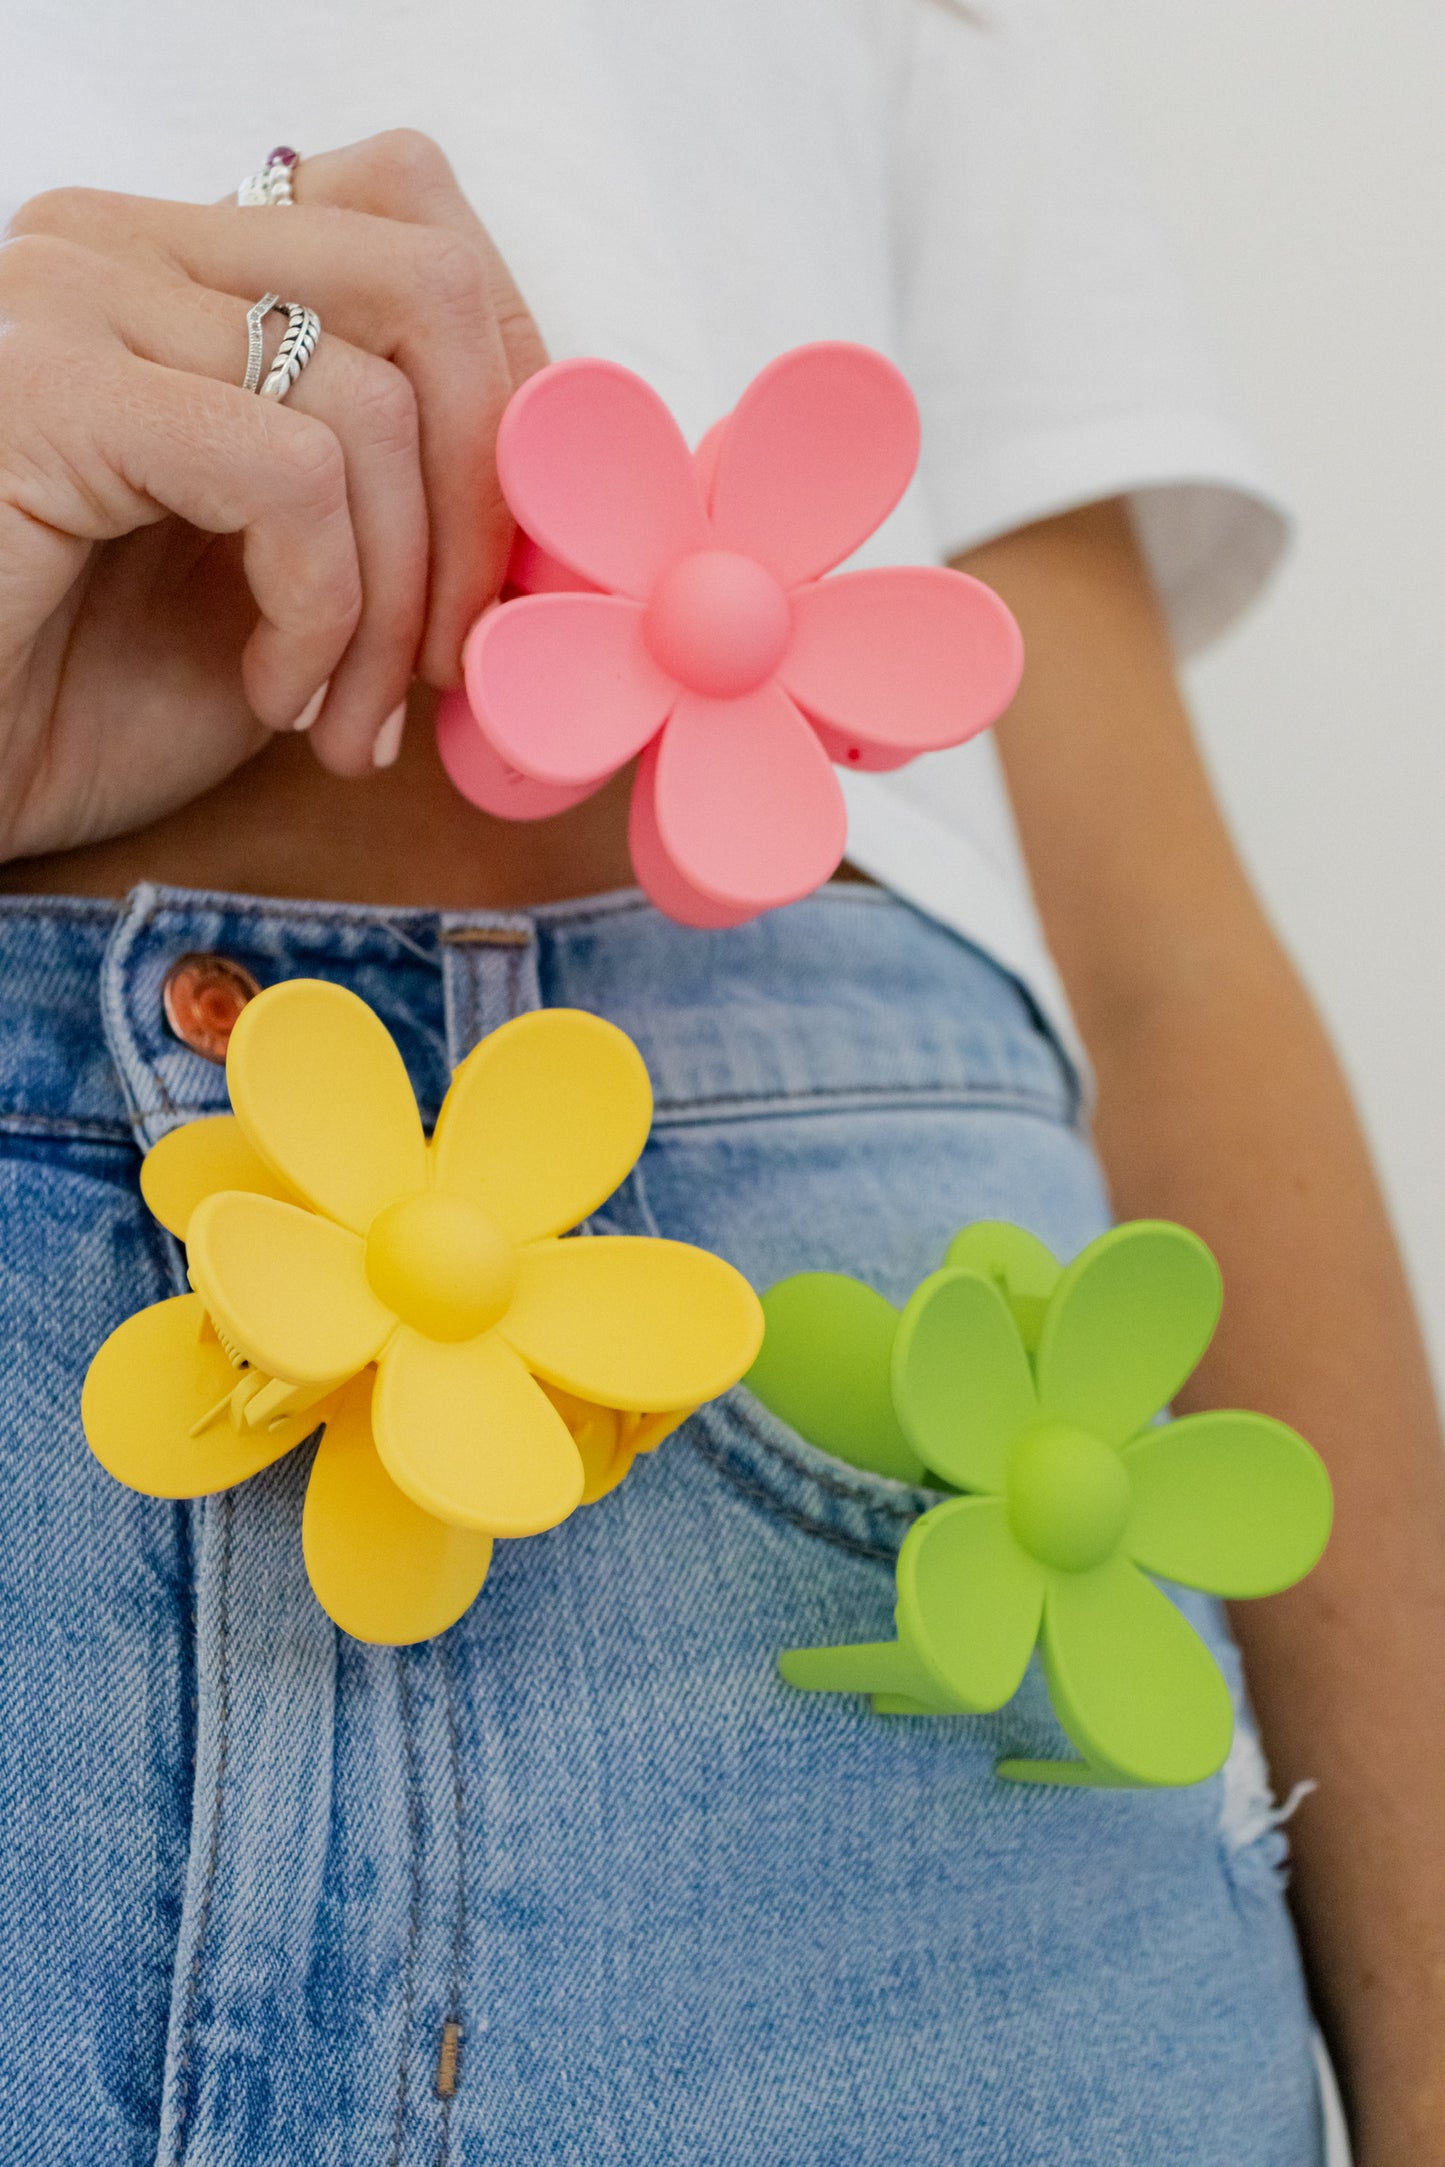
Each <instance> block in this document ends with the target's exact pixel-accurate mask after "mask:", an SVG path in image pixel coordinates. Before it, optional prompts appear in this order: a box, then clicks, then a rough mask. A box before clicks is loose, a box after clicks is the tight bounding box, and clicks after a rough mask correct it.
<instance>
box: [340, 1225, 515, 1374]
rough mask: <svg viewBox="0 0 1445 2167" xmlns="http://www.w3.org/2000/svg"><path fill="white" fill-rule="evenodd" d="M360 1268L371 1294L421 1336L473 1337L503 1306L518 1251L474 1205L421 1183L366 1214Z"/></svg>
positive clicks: (512, 1283) (509, 1294)
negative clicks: (414, 1191) (369, 1217)
mask: <svg viewBox="0 0 1445 2167" xmlns="http://www.w3.org/2000/svg"><path fill="white" fill-rule="evenodd" d="M366 1276H367V1278H368V1279H369V1280H370V1281H371V1288H372V1292H373V1293H374V1294H375V1295H376V1297H377V1299H378V1300H379V1301H382V1302H385V1304H386V1306H387V1308H388V1309H390V1310H392V1311H394V1312H395V1314H396V1315H397V1316H398V1317H400V1318H401V1320H402V1323H403V1324H410V1325H413V1326H414V1327H415V1328H416V1330H417V1331H418V1332H421V1333H423V1334H424V1335H425V1336H426V1338H428V1339H475V1338H476V1336H477V1334H478V1333H479V1332H485V1331H486V1330H487V1329H488V1327H489V1326H490V1325H493V1324H495V1323H496V1321H497V1319H498V1318H499V1317H501V1316H504V1315H505V1314H506V1310H507V1305H508V1304H509V1303H510V1301H511V1299H512V1294H513V1291H514V1289H515V1287H516V1284H517V1259H516V1255H515V1252H514V1251H513V1248H512V1245H511V1243H510V1242H509V1241H508V1240H507V1237H506V1236H505V1234H503V1233H502V1231H501V1229H500V1228H499V1227H498V1226H497V1225H496V1224H495V1223H494V1222H493V1221H492V1220H491V1219H489V1218H488V1217H487V1215H486V1213H485V1212H484V1211H482V1210H480V1209H479V1208H478V1206H477V1205H475V1204H471V1203H468V1201H467V1199H466V1198H465V1197H464V1196H447V1195H444V1194H438V1193H436V1192H435V1191H431V1190H426V1191H423V1193H422V1194H421V1195H420V1196H409V1197H406V1198H404V1199H403V1201H402V1202H401V1203H400V1204H389V1205H388V1206H387V1208H386V1210H385V1211H383V1212H380V1213H379V1214H378V1215H377V1217H376V1218H375V1219H374V1220H373V1221H372V1223H371V1230H370V1232H369V1233H368V1234H367V1237H366Z"/></svg>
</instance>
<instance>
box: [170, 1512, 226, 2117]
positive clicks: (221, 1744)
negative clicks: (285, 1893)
mask: <svg viewBox="0 0 1445 2167" xmlns="http://www.w3.org/2000/svg"><path fill="white" fill-rule="evenodd" d="M216 1502H217V1509H218V1511H219V1513H220V1516H221V1559H220V1566H219V1569H218V1572H217V1576H216V1579H217V1587H216V1603H217V1612H218V1620H217V1629H216V1672H217V1682H216V1727H217V1744H216V1781H215V1789H214V1792H213V1795H212V1801H211V1833H210V1839H209V1841H208V1843H207V1847H206V1866H205V1872H204V1874H203V1875H202V1879H201V1892H200V1897H199V1900H198V1909H199V1913H200V1916H199V1917H198V1919H197V1921H196V1941H195V1947H194V1948H193V1949H192V1951H191V1961H190V1967H189V1970H188V1971H187V1974H186V1998H185V2004H184V2008H183V2011H182V2015H181V2022H180V2027H179V2029H180V2041H179V2046H178V2051H177V2057H176V2088H177V2092H178V2094H179V2100H178V2103H177V2107H176V2135H175V2144H174V2147H173V2152H172V2156H173V2158H175V2159H177V2160H179V2159H180V2158H181V2157H182V2155H183V2153H184V2151H185V2139H186V2122H187V2119H188V2117H189V2115H190V2111H191V2047H192V2042H193V2037H194V2030H195V2015H196V1997H197V1994H198V1992H199V1990H200V1980H201V1963H202V1960H203V1958H204V1956H205V1951H206V1936H207V1933H208V1930H209V1927H210V1923H211V1900H212V1897H213V1895H214V1893H215V1886H216V1875H217V1872H218V1870H219V1867H220V1859H221V1809H222V1804H223V1801H224V1798H225V1785H226V1775H227V1772H228V1767H229V1762H230V1752H231V1628H230V1604H231V1526H232V1509H231V1492H230V1491H223V1492H222V1493H221V1495H220V1497H219V1498H218V1499H217V1501H216Z"/></svg>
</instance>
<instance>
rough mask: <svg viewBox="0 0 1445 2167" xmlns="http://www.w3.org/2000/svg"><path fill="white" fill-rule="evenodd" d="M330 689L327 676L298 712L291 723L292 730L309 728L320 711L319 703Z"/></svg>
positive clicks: (329, 681)
mask: <svg viewBox="0 0 1445 2167" xmlns="http://www.w3.org/2000/svg"><path fill="white" fill-rule="evenodd" d="M330 690H331V679H330V678H329V677H328V678H327V680H326V682H325V684H324V685H322V686H321V688H320V690H319V691H317V692H313V693H312V695H311V697H310V699H309V700H308V701H307V702H306V705H305V706H304V707H303V708H302V710H301V712H300V714H299V715H298V716H297V717H296V720H295V721H294V722H293V723H292V725H291V727H292V729H293V730H309V729H310V728H311V725H312V723H313V722H314V721H315V720H316V718H317V716H318V715H319V714H320V713H321V703H322V701H323V700H324V699H325V698H326V695H327V693H328V692H329V691H330Z"/></svg>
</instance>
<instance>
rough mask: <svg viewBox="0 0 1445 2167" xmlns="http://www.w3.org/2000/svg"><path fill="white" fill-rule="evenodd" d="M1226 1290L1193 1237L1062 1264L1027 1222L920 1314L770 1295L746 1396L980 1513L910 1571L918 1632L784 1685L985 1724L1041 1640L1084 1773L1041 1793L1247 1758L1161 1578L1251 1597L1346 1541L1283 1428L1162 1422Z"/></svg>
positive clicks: (787, 1662) (866, 1646) (1202, 1417)
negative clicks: (1231, 1756)
mask: <svg viewBox="0 0 1445 2167" xmlns="http://www.w3.org/2000/svg"><path fill="white" fill-rule="evenodd" d="M1220 1294H1221V1288H1220V1277H1219V1270H1218V1267H1217V1265H1216V1264H1215V1261H1214V1259H1213V1257H1212V1256H1211V1255H1210V1253H1209V1251H1208V1249H1206V1248H1205V1246H1204V1244H1203V1242H1201V1241H1199V1240H1198V1239H1197V1238H1196V1237H1195V1236H1194V1235H1192V1234H1190V1233H1188V1232H1186V1230H1185V1229H1184V1228H1183V1227H1177V1226H1170V1225H1168V1224H1165V1223H1164V1222H1160V1221H1149V1220H1142V1221H1137V1222H1135V1223H1134V1224H1132V1225H1127V1226H1121V1227H1116V1228H1115V1229H1114V1230H1113V1231H1112V1232H1111V1233H1108V1234H1105V1235H1103V1236H1102V1237H1101V1238H1100V1239H1099V1240H1098V1241H1096V1242H1093V1243H1091V1244H1090V1246H1089V1247H1088V1248H1087V1249H1085V1250H1084V1251H1083V1253H1082V1255H1080V1256H1079V1257H1077V1258H1076V1259H1075V1260H1074V1262H1073V1263H1072V1264H1070V1265H1069V1266H1068V1267H1067V1269H1065V1270H1062V1271H1061V1270H1060V1268H1059V1266H1058V1264H1057V1263H1056V1262H1055V1260H1054V1259H1053V1258H1052V1257H1051V1256H1050V1255H1049V1253H1048V1251H1047V1250H1046V1249H1045V1248H1044V1247H1043V1245H1042V1244H1041V1243H1039V1242H1037V1241H1035V1240H1034V1238H1033V1237H1032V1236H1031V1235H1028V1234H1025V1233H1024V1232H1023V1231H1022V1230H1021V1229H1019V1228H1016V1227H1008V1226H1003V1225H1000V1224H997V1223H994V1222H983V1223H981V1224H979V1225H977V1226H973V1227H969V1228H967V1229H966V1230H965V1231H964V1233H962V1234H961V1235H960V1236H959V1237H958V1238H957V1239H956V1240H955V1242H954V1243H953V1245H952V1247H951V1248H950V1250H949V1256H948V1262H947V1264H946V1265H945V1266H944V1268H943V1270H942V1271H939V1272H935V1273H934V1274H933V1275H932V1276H931V1277H930V1278H928V1279H926V1280H925V1281H924V1282H923V1284H922V1286H921V1287H919V1288H918V1290H917V1292H916V1293H915V1294H914V1295H913V1297H912V1298H911V1300H910V1301H909V1302H908V1304H907V1306H906V1307H905V1308H904V1310H903V1312H902V1314H901V1315H899V1313H898V1312H897V1311H896V1310H894V1309H893V1308H892V1306H891V1304H889V1303H887V1302H885V1301H884V1300H883V1298H882V1297H881V1296H880V1295H877V1294H875V1293H873V1292H872V1291H871V1290H870V1289H868V1288H865V1287H861V1286H859V1285H858V1284H857V1283H856V1282H855V1281H851V1280H847V1279H843V1278H841V1277H839V1276H837V1275H834V1274H828V1273H807V1274H804V1275H802V1276H801V1277H800V1278H798V1279H794V1280H786V1281H784V1282H783V1283H782V1285H781V1286H779V1287H775V1288H774V1289H773V1290H772V1292H771V1294H769V1295H768V1296H767V1297H766V1298H765V1300H764V1310H765V1313H766V1315H767V1320H768V1329H767V1338H766V1339H765V1342H764V1347H763V1352H762V1354H761V1355H760V1356H759V1358H758V1362H757V1364H756V1366H755V1368H754V1369H753V1371H752V1372H751V1373H750V1374H749V1377H748V1380H747V1381H748V1383H749V1384H750V1385H751V1386H752V1387H753V1389H754V1390H755V1391H756V1392H757V1393H758V1396H759V1397H760V1398H761V1399H762V1400H763V1401H764V1402H765V1404H766V1405H768V1406H770V1407H771V1408H772V1409H773V1411H774V1412H775V1413H777V1414H779V1415H781V1416H782V1417H783V1418H784V1419H785V1420H787V1421H789V1422H791V1423H792V1424H793V1425H794V1427H796V1428H798V1429H800V1430H801V1431H802V1433H803V1434H804V1435H805V1436H807V1437H808V1438H809V1439H810V1440H811V1441H812V1442H813V1443H815V1444H818V1445H820V1446H822V1447H823V1448H824V1449H826V1450H830V1451H833V1452H836V1453H840V1454H841V1455H842V1456H843V1457H846V1458H848V1459H850V1460H851V1461H853V1462H854V1464H855V1465H860V1466H864V1467H869V1468H872V1469H874V1470H876V1471H878V1472H881V1473H885V1474H890V1475H896V1476H898V1477H900V1478H901V1479H903V1480H905V1481H913V1482H918V1481H927V1480H929V1479H930V1477H931V1478H941V1479H942V1482H944V1483H946V1484H948V1485H949V1486H950V1487H952V1488H953V1489H955V1490H957V1491H959V1492H961V1493H965V1494H962V1495H959V1496H955V1497H952V1498H950V1499H948V1500H947V1501H946V1502H945V1503H943V1504H941V1505H937V1506H935V1507H934V1508H933V1509H932V1511H929V1512H925V1513H924V1514H923V1515H922V1516H921V1517H920V1518H919V1519H918V1520H917V1521H915V1523H914V1525H913V1527H912V1528H911V1529H910V1530H909V1533H908V1535H907V1538H906V1539H905V1541H904V1544H903V1547H902V1550H901V1552H900V1554H899V1559H898V1601H897V1609H896V1613H895V1615H896V1620H897V1627H898V1638H897V1639H896V1640H890V1641H882V1642H876V1643H861V1644H858V1645H855V1646H848V1647H836V1648H795V1649H792V1650H790V1651H789V1652H788V1653H787V1654H785V1655H784V1656H782V1657H781V1658H780V1664H779V1667H780V1669H781V1670H782V1673H783V1676H784V1677H785V1678H787V1679H788V1680H790V1681H791V1683H792V1684H794V1685H797V1686H803V1687H806V1688H808V1689H810V1690H812V1691H822V1692H835V1693H868V1694H871V1695H872V1696H873V1704H874V1706H875V1708H877V1709H878V1710H880V1712H884V1713H891V1714H908V1715H950V1714H965V1713H967V1714H977V1713H981V1712H983V1711H984V1710H987V1709H993V1708H999V1707H1001V1706H1002V1705H1003V1703H1004V1702H1005V1701H1007V1700H1008V1699H1009V1698H1010V1697H1011V1695H1012V1694H1013V1693H1014V1692H1015V1691H1016V1689H1017V1687H1018V1685H1019V1683H1020V1681H1021V1680H1022V1678H1023V1674H1024V1671H1025V1669H1026V1667H1027V1665H1028V1660H1029V1657H1030V1655H1031V1654H1032V1652H1033V1650H1034V1648H1035V1646H1037V1647H1038V1648H1039V1650H1040V1653H1041V1656H1042V1659H1043V1666H1044V1674H1045V1677H1046V1679H1047V1681H1048V1686H1049V1692H1050V1694H1051V1696H1052V1699H1053V1704H1054V1709H1055V1712H1056V1714H1057V1716H1058V1719H1059V1722H1060V1724H1061V1725H1062V1727H1063V1729H1064V1731H1065V1732H1066V1734H1067V1735H1068V1737H1069V1739H1070V1740H1071V1741H1072V1743H1073V1744H1074V1745H1075V1746H1076V1747H1077V1749H1078V1751H1079V1753H1080V1755H1081V1756H1082V1758H1081V1759H1080V1760H1078V1761H1021V1760H1015V1761H1003V1762H1001V1763H1000V1765H999V1774H1000V1775H1002V1776H1007V1777H1010V1778H1013V1779H1014V1780H1017V1781H1022V1782H1036V1783H1070V1784H1094V1785H1106V1786H1131V1785H1155V1784H1183V1783H1197V1782H1199V1781H1201V1780H1202V1779H1203V1778H1204V1777H1206V1776H1209V1775H1212V1774H1213V1773H1214V1771H1215V1770H1216V1769H1218V1768H1219V1767H1220V1766H1221V1765H1222V1763H1223V1761H1224V1759H1225V1756H1226V1755H1227V1753H1228V1751H1229V1745H1230V1739H1231V1736H1232V1731H1233V1711H1232V1706H1231V1702H1230V1695H1229V1689H1228V1687H1227V1686H1226V1684H1225V1681H1224V1678H1223V1677H1222V1675H1221V1673H1220V1671H1219V1668H1218V1666H1217V1665H1216V1663H1215V1661H1214V1658H1213V1657H1212V1656H1211V1655H1210V1653H1209V1651H1208V1649H1207V1648H1206V1647H1205V1645H1204V1643H1203V1641H1202V1640H1201V1639H1200V1638H1199V1636H1198V1634H1197V1633H1196V1632H1195V1631H1194V1629H1193V1627H1192V1626H1191V1625H1189V1624H1188V1623H1187V1621H1186V1620H1185V1618H1184V1617H1183V1616H1182V1614H1181V1613H1180V1611H1179V1610H1178V1609H1176V1607H1175V1605H1174V1604H1173V1603H1172V1602H1171V1601H1170V1600H1169V1598H1168V1597H1167V1596H1166V1595H1165V1594H1164V1593H1163V1592H1162V1591H1161V1590H1160V1589H1159V1588H1158V1587H1156V1586H1155V1584H1154V1582H1153V1580H1152V1579H1151V1578H1149V1577H1148V1576H1149V1575H1150V1574H1156V1573H1157V1574H1159V1575H1161V1576H1163V1577H1164V1578H1166V1579H1170V1580H1175V1581H1180V1582H1183V1583H1184V1584H1185V1585H1187V1586H1189V1587H1194V1588H1202V1589H1204V1590H1206V1591H1207V1592H1209V1593H1210V1594H1214V1595H1220V1596H1229V1597H1239V1596H1252V1595H1270V1594H1274V1593H1275V1592H1277V1591H1278V1590H1279V1589H1281V1588H1286V1587H1289V1586H1290V1585H1292V1583H1293V1582H1295V1581H1296V1580H1299V1579H1301V1578H1302V1577H1303V1576H1304V1574H1305V1573H1307V1572H1308V1571H1309V1570H1310V1567H1311V1566H1312V1565H1313V1564H1314V1563H1315V1561H1316V1559H1317V1558H1318V1557H1319V1555H1320V1552H1321V1551H1322V1550H1323V1548H1324V1545H1325V1540H1326V1537H1327V1536H1328V1533H1329V1526H1330V1512H1331V1497H1330V1484H1329V1477H1328V1476H1327V1475H1326V1473H1325V1470H1324V1466H1323V1464H1322V1462H1321V1461H1320V1459H1319V1458H1318V1456H1317V1455H1316V1454H1315V1453H1314V1452H1313V1451H1312V1449H1311V1448H1310V1446H1309V1445H1307V1444H1306V1443H1305V1441H1304V1439H1303V1438H1302V1437H1300V1436H1298V1435H1297V1434H1296V1432H1295V1431H1293V1430H1291V1429H1288V1428H1287V1427H1286V1426H1285V1425H1284V1424H1283V1423H1282V1422H1275V1421H1271V1420H1270V1419H1269V1418H1268V1417H1266V1416H1264V1415H1254V1414H1244V1413H1211V1414H1197V1415H1187V1416H1185V1417H1184V1418H1183V1419H1182V1420H1180V1421H1177V1422H1171V1423H1168V1424H1165V1425H1163V1426H1156V1424H1155V1419H1154V1418H1155V1417H1156V1416H1157V1415H1158V1414H1159V1413H1160V1411H1161V1409H1163V1408H1165V1407H1167V1405H1168V1403H1169V1401H1170V1400H1171V1399H1172V1398H1173V1396H1174V1394H1175V1393H1176V1392H1177V1391H1178V1389H1179V1387H1180V1386H1181V1385H1182V1384H1183V1383H1184V1381H1185V1379H1186V1378H1187V1377H1188V1376H1189V1374H1190V1372H1191V1371H1192V1370H1193V1368H1194V1367H1195V1365H1196V1363H1197V1362H1198V1361H1199V1359H1200V1356H1201V1355H1202V1354H1203V1353H1204V1350H1205V1348H1206V1347H1207V1346H1208V1344H1209V1341H1210V1338H1211V1336H1212V1335H1213V1331H1214V1327H1215V1324H1216V1322H1217V1321H1218V1317H1219V1308H1220Z"/></svg>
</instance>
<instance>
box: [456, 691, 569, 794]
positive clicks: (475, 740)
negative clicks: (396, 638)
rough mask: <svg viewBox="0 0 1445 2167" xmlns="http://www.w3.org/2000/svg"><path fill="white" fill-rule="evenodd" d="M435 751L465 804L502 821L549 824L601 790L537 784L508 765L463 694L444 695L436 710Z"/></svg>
mask: <svg viewBox="0 0 1445 2167" xmlns="http://www.w3.org/2000/svg"><path fill="white" fill-rule="evenodd" d="M437 751H438V752H439V753H440V754H441V761H442V766H443V767H444V768H445V769H446V771H447V773H448V775H450V777H451V779H452V781H453V782H454V783H455V784H456V786H457V788H458V790H460V792H461V794H462V796H463V797H464V798H470V799H471V801H472V803H473V805H479V806H480V807H481V809H482V811H483V812H484V813H496V814H498V815H499V816H500V817H501V818H502V819H503V820H549V819H550V818H551V816H552V814H553V813H565V812H566V810H567V808H568V807H569V806H570V805H580V804H581V803H582V800H583V799H584V798H590V797H591V795H592V793H593V791H594V790H596V789H598V788H599V787H600V785H599V784H597V783H582V784H579V785H569V786H568V787H566V788H563V787H561V786H560V785H559V784H557V783H539V782H533V781H532V779H531V778H530V776H527V775H523V774H521V773H519V771H518V770H517V769H516V768H514V767H508V765H507V763H506V761H505V760H504V759H503V758H502V756H501V754H500V753H499V752H498V751H497V749H496V747H495V746H494V745H493V744H492V743H491V742H490V740H489V739H488V737H487V736H486V734H485V732H484V731H483V730H482V728H481V725H480V724H479V723H478V721H477V718H476V716H475V715H474V714H473V713H472V708H471V702H470V701H469V700H468V698H467V696H466V694H465V693H464V692H445V693H443V694H442V697H441V701H440V703H439V705H438V707H437Z"/></svg>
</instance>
